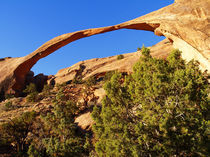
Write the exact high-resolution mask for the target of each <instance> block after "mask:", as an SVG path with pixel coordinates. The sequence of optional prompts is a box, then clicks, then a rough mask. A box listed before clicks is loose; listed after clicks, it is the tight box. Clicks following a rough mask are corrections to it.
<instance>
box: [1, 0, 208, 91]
mask: <svg viewBox="0 0 210 157" xmlns="http://www.w3.org/2000/svg"><path fill="white" fill-rule="evenodd" d="M118 29H136V30H146V31H153V32H154V33H155V34H156V35H159V36H165V37H166V38H168V39H169V40H170V41H171V42H172V43H173V47H174V48H178V49H180V50H181V51H183V58H185V59H187V60H191V59H196V60H198V61H199V62H200V63H201V68H202V69H203V70H204V69H208V71H210V61H209V58H210V38H209V36H210V0H187V1H186V0H176V1H175V3H174V4H172V5H169V6H167V7H164V8H162V9H160V10H157V11H155V12H152V13H149V14H147V15H145V16H142V17H139V18H136V19H134V20H131V21H127V22H124V23H121V24H118V25H114V26H108V27H102V28H93V29H87V30H81V31H77V32H73V33H67V34H63V35H61V36H58V37H55V38H54V39H52V40H50V41H48V42H46V43H45V44H43V45H42V46H41V47H39V48H38V49H37V50H35V51H34V52H32V53H31V54H29V55H27V56H25V57H20V58H5V59H0V93H4V92H14V93H16V94H18V92H20V91H21V90H22V89H23V87H24V85H25V78H26V75H27V73H28V72H29V71H30V69H31V68H32V67H33V65H34V64H36V62H37V61H38V60H39V59H41V58H43V57H46V56H47V55H49V54H51V53H53V52H54V51H56V50H57V49H59V48H61V47H63V46H65V45H67V44H69V43H71V42H73V41H75V40H78V39H81V38H85V37H89V36H92V35H96V34H100V33H105V32H110V31H114V30H118Z"/></svg>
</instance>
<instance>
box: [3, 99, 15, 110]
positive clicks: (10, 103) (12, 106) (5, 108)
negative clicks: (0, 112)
mask: <svg viewBox="0 0 210 157" xmlns="http://www.w3.org/2000/svg"><path fill="white" fill-rule="evenodd" d="M15 108H16V107H15V106H14V105H13V104H12V102H11V101H8V102H7V103H5V105H4V110H5V111H10V110H14V109H15Z"/></svg>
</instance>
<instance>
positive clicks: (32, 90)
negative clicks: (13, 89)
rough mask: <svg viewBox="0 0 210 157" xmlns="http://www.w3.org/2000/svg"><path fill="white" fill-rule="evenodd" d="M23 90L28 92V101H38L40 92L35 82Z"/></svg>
mask: <svg viewBox="0 0 210 157" xmlns="http://www.w3.org/2000/svg"><path fill="white" fill-rule="evenodd" d="M23 92H24V93H26V94H27V97H26V100H27V102H36V101H37V99H38V92H37V89H36V85H35V84H34V83H30V84H29V85H28V86H27V87H26V89H25V90H24V91H23Z"/></svg>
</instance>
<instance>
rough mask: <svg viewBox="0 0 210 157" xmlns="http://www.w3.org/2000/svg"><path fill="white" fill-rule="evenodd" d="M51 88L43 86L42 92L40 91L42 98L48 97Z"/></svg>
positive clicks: (46, 85)
mask: <svg viewBox="0 0 210 157" xmlns="http://www.w3.org/2000/svg"><path fill="white" fill-rule="evenodd" d="M52 88H53V87H52V86H51V85H49V84H45V85H44V88H43V90H42V93H43V94H44V96H49V95H50V93H51V92H50V91H51V89H52Z"/></svg>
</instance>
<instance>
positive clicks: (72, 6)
mask: <svg viewBox="0 0 210 157" xmlns="http://www.w3.org/2000/svg"><path fill="white" fill-rule="evenodd" d="M173 2H174V0H0V45H1V46H0V58H3V57H8V56H9V57H21V56H25V55H27V54H29V53H31V52H33V51H34V50H35V49H37V48H38V47H40V46H41V45H42V44H43V43H45V42H46V41H48V40H50V39H52V38H54V37H56V36H58V35H61V34H65V33H70V32H74V31H77V30H81V29H88V28H95V27H103V26H109V25H114V24H118V23H121V22H124V21H127V20H131V19H134V18H137V17H139V16H142V15H145V14H147V13H150V12H152V11H155V10H158V9H160V8H162V7H164V6H167V5H170V4H172V3H173ZM162 39H163V37H157V36H155V35H154V34H153V33H152V32H146V31H137V30H118V31H114V32H110V33H105V34H101V35H96V36H92V37H88V38H84V39H81V40H78V41H76V42H73V43H70V44H69V45H67V46H65V47H63V48H61V49H59V50H58V51H56V52H54V53H53V54H51V55H49V56H48V57H46V58H44V59H41V60H40V61H39V62H38V63H37V64H36V65H35V66H34V67H33V68H32V70H33V71H34V72H35V73H36V74H38V73H44V74H56V73H57V71H58V70H59V69H62V68H65V67H69V66H71V65H73V64H75V63H77V62H78V61H81V60H87V59H91V58H99V57H107V56H112V55H117V54H121V53H129V52H134V51H136V49H137V47H141V46H142V45H143V44H144V45H145V46H151V45H154V44H156V43H157V42H158V41H160V40H162Z"/></svg>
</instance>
